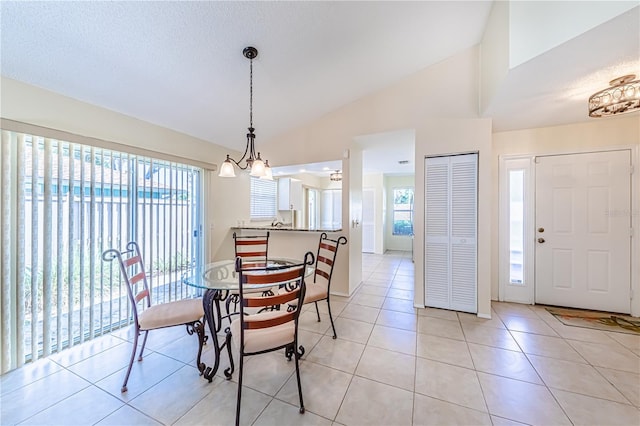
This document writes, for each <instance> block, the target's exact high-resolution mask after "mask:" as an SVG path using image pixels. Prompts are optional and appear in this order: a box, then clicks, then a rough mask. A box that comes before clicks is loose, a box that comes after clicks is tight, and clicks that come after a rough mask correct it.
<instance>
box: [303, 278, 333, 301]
mask: <svg viewBox="0 0 640 426" xmlns="http://www.w3.org/2000/svg"><path fill="white" fill-rule="evenodd" d="M328 287H329V286H328V285H327V282H326V281H322V282H319V283H309V284H307V287H306V290H305V293H304V303H312V302H316V301H318V300H322V299H326V298H327V288H328Z"/></svg>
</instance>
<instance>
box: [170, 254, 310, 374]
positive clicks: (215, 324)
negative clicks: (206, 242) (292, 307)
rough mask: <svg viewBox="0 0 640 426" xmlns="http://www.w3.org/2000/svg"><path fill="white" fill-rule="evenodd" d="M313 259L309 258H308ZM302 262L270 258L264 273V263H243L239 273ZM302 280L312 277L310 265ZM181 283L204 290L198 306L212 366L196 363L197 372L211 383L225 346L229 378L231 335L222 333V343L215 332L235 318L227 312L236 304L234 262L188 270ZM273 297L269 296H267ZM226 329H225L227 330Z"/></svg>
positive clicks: (266, 287) (256, 287) (254, 288)
mask: <svg viewBox="0 0 640 426" xmlns="http://www.w3.org/2000/svg"><path fill="white" fill-rule="evenodd" d="M312 259H313V257H312ZM302 262H303V261H302V260H295V259H287V258H273V259H269V260H268V261H267V262H266V266H267V270H265V268H264V263H263V264H262V265H260V266H256V265H257V264H255V263H253V264H252V263H251V262H247V263H245V264H243V273H245V274H269V273H270V271H269V270H268V269H269V268H276V269H277V268H278V267H286V266H291V265H300V264H302ZM305 266H306V269H305V277H307V278H308V277H310V276H312V275H313V273H314V271H315V268H314V265H309V264H307V265H305ZM182 282H183V283H185V284H186V285H188V286H191V287H195V288H198V289H203V290H205V292H204V294H203V295H202V307H203V309H204V316H205V320H206V323H207V324H208V325H209V330H210V333H209V338H210V339H211V341H212V343H213V344H212V346H213V348H214V353H215V355H214V363H213V365H209V366H207V365H205V364H204V363H199V364H198V370H200V374H201V375H203V376H204V378H205V379H207V380H208V381H209V382H211V381H212V380H213V377H214V376H215V374H216V372H217V371H218V367H219V366H220V355H221V353H222V350H223V349H224V348H225V347H226V348H227V352H228V356H229V361H230V364H231V365H230V367H229V368H227V369H225V370H224V375H225V377H226V378H227V379H231V375H232V373H233V369H234V367H233V361H232V359H233V357H232V355H231V345H230V343H231V342H230V340H229V339H230V337H231V334H230V333H227V334H226V339H225V341H224V342H219V341H218V333H220V331H221V330H222V326H223V323H226V321H229V324H231V317H232V316H233V315H236V314H237V312H230V311H229V306H230V303H233V304H234V305H235V303H237V302H238V300H239V296H238V290H239V289H240V287H239V283H240V280H239V277H238V272H236V261H235V259H234V260H220V261H217V262H213V263H209V264H206V265H203V266H199V267H195V268H192V269H191V270H190V271H189V272H187V273H186V274H184V275H183V276H182ZM287 284H289V282H283V283H274V282H269V283H268V284H245V285H244V286H243V287H242V289H243V291H246V292H251V293H259V292H260V291H261V290H263V291H264V292H268V291H270V290H271V289H273V287H274V286H279V285H281V286H285V285H287ZM271 294H273V293H271ZM221 302H224V305H225V306H226V314H223V312H222V310H221V306H220V304H221ZM227 329H228V327H227Z"/></svg>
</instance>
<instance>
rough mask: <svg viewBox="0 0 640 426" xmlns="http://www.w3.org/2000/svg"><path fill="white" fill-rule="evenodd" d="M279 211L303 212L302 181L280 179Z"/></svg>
mask: <svg viewBox="0 0 640 426" xmlns="http://www.w3.org/2000/svg"><path fill="white" fill-rule="evenodd" d="M278 210H302V181H301V180H298V179H293V178H280V179H278Z"/></svg>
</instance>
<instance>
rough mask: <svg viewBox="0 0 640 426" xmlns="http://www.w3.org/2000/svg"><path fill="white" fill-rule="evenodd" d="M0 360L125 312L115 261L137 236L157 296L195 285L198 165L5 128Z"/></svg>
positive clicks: (31, 356) (113, 324)
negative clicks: (185, 278)
mask: <svg viewBox="0 0 640 426" xmlns="http://www.w3.org/2000/svg"><path fill="white" fill-rule="evenodd" d="M1 154H2V173H1V176H0V179H1V180H0V183H1V186H2V198H1V209H2V216H1V220H2V221H1V226H2V248H1V250H2V252H1V258H2V259H1V262H2V287H1V290H2V292H1V296H2V324H3V328H2V334H1V343H2V372H4V371H7V370H9V369H12V368H15V367H18V366H20V365H22V364H23V363H25V362H28V361H31V360H35V359H37V358H40V357H43V356H47V355H49V354H51V353H54V352H59V351H60V350H61V349H63V348H68V347H71V346H73V345H75V344H77V343H79V342H83V341H85V340H87V339H91V338H94V337H96V336H100V335H102V334H105V333H108V332H110V331H112V330H114V329H117V328H119V327H123V326H126V325H128V324H130V322H131V312H130V306H129V302H128V299H127V298H126V288H125V287H124V285H125V284H124V282H123V281H122V280H121V278H120V273H119V269H118V267H117V265H115V264H113V263H108V264H105V263H103V262H102V260H101V255H102V252H103V251H104V250H106V249H108V248H118V249H123V248H124V247H125V245H126V243H127V242H128V241H132V240H135V241H137V242H138V243H139V244H140V246H141V249H142V250H143V257H144V262H145V268H146V272H147V274H148V275H149V283H150V285H151V287H152V297H153V301H154V303H158V302H165V301H170V300H176V299H182V298H185V297H191V289H190V288H188V287H185V286H184V285H182V283H181V279H180V277H181V275H182V274H183V273H184V271H185V270H186V269H187V268H189V267H190V266H191V265H193V264H194V263H195V262H196V261H197V260H199V259H200V258H201V256H202V254H201V253H202V243H201V240H202V238H201V237H200V236H201V233H202V232H201V231H202V230H201V222H202V218H201V214H202V213H201V211H202V206H201V195H200V194H201V182H202V173H203V172H202V170H201V169H199V168H196V167H193V166H190V165H186V164H178V163H174V162H168V161H162V160H157V159H154V158H150V157H144V156H140V155H132V154H128V153H126V152H116V151H109V150H103V149H99V148H95V147H91V146H86V145H80V144H75V143H69V142H64V141H58V140H53V139H45V138H40V137H37V136H34V135H27V134H22V133H14V132H8V131H3V132H2V150H1Z"/></svg>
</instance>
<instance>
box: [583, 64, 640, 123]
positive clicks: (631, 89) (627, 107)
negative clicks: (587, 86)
mask: <svg viewBox="0 0 640 426" xmlns="http://www.w3.org/2000/svg"><path fill="white" fill-rule="evenodd" d="M635 78H636V76H635V75H634V74H630V75H625V76H622V77H619V78H616V79H615V80H611V81H610V82H609V85H610V86H611V87H608V88H606V89H604V90H601V91H599V92H597V93H594V94H593V95H591V97H590V98H589V117H605V116H609V115H616V114H624V113H627V112H634V111H638V110H640V80H635Z"/></svg>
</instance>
